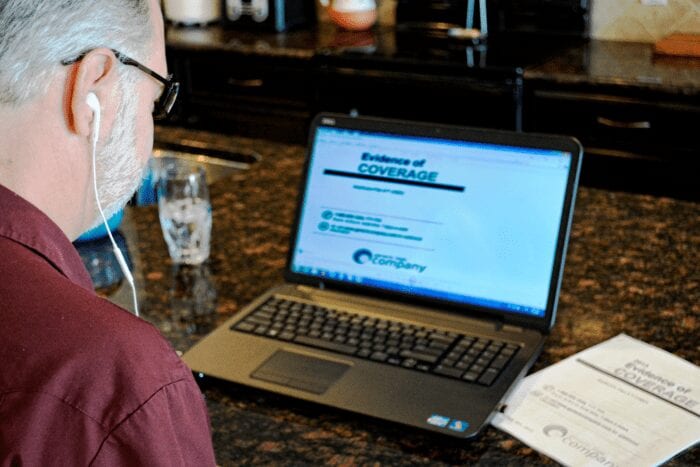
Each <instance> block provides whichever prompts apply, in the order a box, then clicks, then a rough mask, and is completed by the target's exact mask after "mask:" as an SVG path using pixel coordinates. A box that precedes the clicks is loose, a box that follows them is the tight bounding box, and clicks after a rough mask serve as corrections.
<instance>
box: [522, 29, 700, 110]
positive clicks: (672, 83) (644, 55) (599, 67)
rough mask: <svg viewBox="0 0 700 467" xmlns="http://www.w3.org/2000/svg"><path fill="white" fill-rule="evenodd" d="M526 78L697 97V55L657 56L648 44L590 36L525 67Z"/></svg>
mask: <svg viewBox="0 0 700 467" xmlns="http://www.w3.org/2000/svg"><path fill="white" fill-rule="evenodd" d="M525 79H526V80H544V81H549V82H554V83H557V84H568V85H588V86H597V87H600V86H608V87H616V88H630V89H635V90H641V91H651V92H663V93H666V94H670V95H674V94H675V95H677V96H679V97H686V98H688V97H693V98H695V102H696V103H697V102H698V100H700V58H689V57H672V56H660V55H655V54H654V47H653V45H652V44H643V43H634V42H616V41H597V40H592V41H589V42H587V43H583V44H579V45H577V46H575V47H569V48H567V49H566V50H564V51H562V52H561V53H559V54H557V55H556V56H553V57H551V58H550V59H549V60H547V61H545V62H544V63H542V64H540V65H536V66H533V67H530V68H528V69H526V70H525Z"/></svg>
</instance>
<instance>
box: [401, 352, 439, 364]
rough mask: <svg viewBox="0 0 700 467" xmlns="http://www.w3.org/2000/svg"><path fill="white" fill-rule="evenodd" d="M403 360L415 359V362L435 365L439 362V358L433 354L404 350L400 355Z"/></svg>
mask: <svg viewBox="0 0 700 467" xmlns="http://www.w3.org/2000/svg"><path fill="white" fill-rule="evenodd" d="M399 355H401V356H402V357H403V358H413V359H415V360H420V361H422V362H428V363H435V362H437V361H438V357H437V356H435V355H432V354H427V353H422V352H416V351H413V350H402V351H401V353H400V354H399Z"/></svg>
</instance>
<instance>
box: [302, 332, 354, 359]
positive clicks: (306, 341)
mask: <svg viewBox="0 0 700 467" xmlns="http://www.w3.org/2000/svg"><path fill="white" fill-rule="evenodd" d="M294 342H296V343H297V344H303V345H310V346H312V347H318V348H321V349H325V350H332V351H333V352H339V353H342V354H349V355H352V354H354V353H355V350H356V349H355V347H353V346H351V345H347V344H336V343H334V342H328V341H325V340H323V339H316V338H312V337H306V336H297V337H296V338H295V339H294Z"/></svg>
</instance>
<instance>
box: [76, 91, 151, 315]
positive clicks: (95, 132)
mask: <svg viewBox="0 0 700 467" xmlns="http://www.w3.org/2000/svg"><path fill="white" fill-rule="evenodd" d="M85 102H86V103H87V105H88V107H90V108H91V109H92V115H93V121H92V131H91V136H92V138H91V139H92V182H93V188H94V191H95V202H96V203H97V209H98V210H99V211H100V215H101V216H102V222H103V223H104V226H105V229H106V230H107V235H109V240H110V241H111V242H112V249H113V250H114V256H115V257H116V258H117V263H119V267H120V268H121V270H122V273H123V274H124V277H125V278H126V281H127V282H128V283H129V285H130V286H131V292H132V295H133V298H134V313H136V316H139V303H138V299H137V297H136V286H135V285H134V277H133V276H132V274H131V271H130V270H129V266H128V265H127V264H126V259H125V258H124V255H123V254H122V251H121V250H120V249H119V247H118V246H117V242H115V241H114V237H113V236H112V232H111V231H110V229H109V224H108V223H107V218H106V217H105V213H104V211H103V210H102V203H101V202H100V194H99V191H98V190H97V168H96V167H97V163H96V161H95V158H96V154H97V141H98V140H99V139H100V118H101V114H102V107H101V106H100V100H99V99H98V98H97V96H96V95H95V93H93V92H91V93H89V94H88V95H87V98H86V99H85Z"/></svg>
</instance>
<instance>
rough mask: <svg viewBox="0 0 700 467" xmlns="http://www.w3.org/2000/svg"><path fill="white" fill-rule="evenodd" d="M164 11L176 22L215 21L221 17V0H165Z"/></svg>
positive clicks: (201, 22)
mask: <svg viewBox="0 0 700 467" xmlns="http://www.w3.org/2000/svg"><path fill="white" fill-rule="evenodd" d="M163 13H164V14H165V17H166V18H167V19H168V20H170V21H171V22H173V23H175V24H181V25H185V26H193V25H203V24H208V23H213V22H216V21H219V20H220V19H221V0H163Z"/></svg>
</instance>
